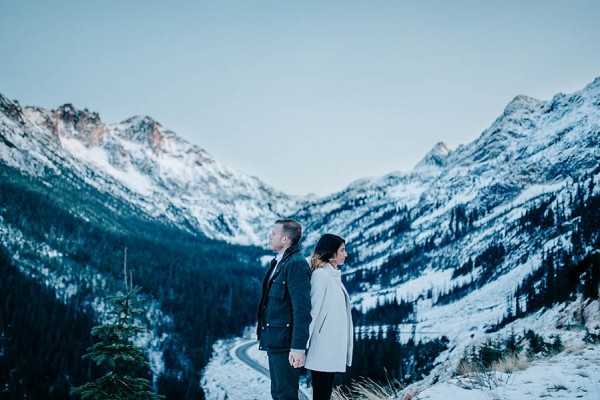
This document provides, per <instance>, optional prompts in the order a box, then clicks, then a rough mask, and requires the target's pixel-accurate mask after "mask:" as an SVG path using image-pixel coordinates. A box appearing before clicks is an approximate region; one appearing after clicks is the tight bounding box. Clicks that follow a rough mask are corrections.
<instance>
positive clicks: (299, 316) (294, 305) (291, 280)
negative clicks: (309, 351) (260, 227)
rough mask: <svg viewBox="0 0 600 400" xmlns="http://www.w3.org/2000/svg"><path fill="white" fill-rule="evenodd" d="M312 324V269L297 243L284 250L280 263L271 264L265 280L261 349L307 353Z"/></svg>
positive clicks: (260, 317)
mask: <svg viewBox="0 0 600 400" xmlns="http://www.w3.org/2000/svg"><path fill="white" fill-rule="evenodd" d="M274 268H275V273H274V274H273V269H274ZM271 275H272V276H271ZM310 321H311V318H310V267H309V266H308V263H307V262H306V259H305V258H304V256H303V255H302V253H300V247H299V246H298V245H297V244H296V245H292V246H290V247H289V248H288V249H287V250H286V251H285V253H284V254H283V258H282V259H281V261H280V262H279V264H277V265H275V260H273V261H271V268H269V270H268V271H267V274H266V276H265V279H264V281H263V284H262V296H261V299H260V303H259V305H258V329H257V336H258V340H259V341H260V344H259V348H260V349H261V350H266V351H268V352H283V351H286V352H287V351H290V349H295V350H305V349H306V343H307V342H308V327H309V325H310Z"/></svg>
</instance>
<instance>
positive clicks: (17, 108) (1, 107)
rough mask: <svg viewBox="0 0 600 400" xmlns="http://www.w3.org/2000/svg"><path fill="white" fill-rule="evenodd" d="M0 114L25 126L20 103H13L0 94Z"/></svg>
mask: <svg viewBox="0 0 600 400" xmlns="http://www.w3.org/2000/svg"><path fill="white" fill-rule="evenodd" d="M0 113H1V114H4V115H6V116H7V117H8V118H10V119H12V120H13V121H15V122H17V123H19V124H20V125H23V124H24V121H23V108H21V105H20V104H19V102H18V101H16V100H15V101H12V100H10V99H9V98H7V97H5V96H4V95H3V94H2V93H0Z"/></svg>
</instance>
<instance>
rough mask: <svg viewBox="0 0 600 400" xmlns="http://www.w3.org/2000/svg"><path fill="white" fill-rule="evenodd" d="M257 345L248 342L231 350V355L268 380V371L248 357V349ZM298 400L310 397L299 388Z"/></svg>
mask: <svg viewBox="0 0 600 400" xmlns="http://www.w3.org/2000/svg"><path fill="white" fill-rule="evenodd" d="M257 345H258V342H257V341H256V340H249V341H247V342H244V343H242V344H239V345H237V346H236V347H234V348H233V349H231V355H232V356H233V357H235V358H237V359H238V360H240V361H241V362H243V363H244V364H246V365H248V366H249V367H250V368H252V369H254V370H255V371H258V372H259V373H261V374H263V375H264V376H266V377H267V378H269V370H268V369H267V368H265V367H263V366H262V365H261V364H259V363H258V362H256V360H254V359H253V358H252V357H250V356H249V355H248V349H249V348H250V347H252V346H257ZM298 399H299V400H310V395H309V394H308V393H307V392H306V391H305V390H304V388H300V390H299V391H298Z"/></svg>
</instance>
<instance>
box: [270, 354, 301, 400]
mask: <svg viewBox="0 0 600 400" xmlns="http://www.w3.org/2000/svg"><path fill="white" fill-rule="evenodd" d="M268 356H269V373H270V374H271V396H272V397H273V399H274V400H298V389H299V387H298V386H299V385H298V381H299V379H300V370H301V368H294V367H292V366H291V365H290V361H289V353H287V352H269V353H268Z"/></svg>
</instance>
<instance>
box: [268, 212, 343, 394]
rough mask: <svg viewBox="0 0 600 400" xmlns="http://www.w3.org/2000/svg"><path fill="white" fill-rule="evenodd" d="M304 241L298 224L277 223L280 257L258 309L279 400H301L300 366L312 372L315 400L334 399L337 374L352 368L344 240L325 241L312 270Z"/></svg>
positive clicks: (275, 244) (274, 246) (329, 237)
mask: <svg viewBox="0 0 600 400" xmlns="http://www.w3.org/2000/svg"><path fill="white" fill-rule="evenodd" d="M301 237H302V227H301V226H300V224H299V223H298V222H297V221H295V220H293V219H281V220H278V221H276V222H275V224H274V226H273V231H272V232H271V236H270V243H271V250H273V251H276V252H277V256H276V257H275V258H274V259H273V260H272V261H271V267H270V268H269V270H268V271H267V274H266V275H265V278H264V281H263V284H262V296H261V299H260V304H259V306H258V329H257V337H258V340H259V342H260V343H259V348H260V349H261V350H264V351H266V352H267V355H268V358H269V372H270V375H271V396H272V397H273V399H274V400H291V399H298V386H299V385H298V381H299V378H300V369H301V367H306V369H308V370H310V373H311V378H312V387H313V399H315V400H321V399H330V398H331V392H332V388H333V378H334V376H335V373H336V372H345V371H346V365H348V366H349V365H351V363H352V345H353V340H354V335H353V333H354V330H353V326H352V317H351V313H350V310H351V305H350V299H349V297H348V293H347V292H346V289H345V288H344V285H343V284H342V279H341V272H340V270H339V269H338V268H339V267H340V266H341V265H342V264H343V263H344V260H345V259H346V247H345V241H344V239H342V238H341V237H339V236H337V235H333V234H330V233H326V234H324V235H323V236H321V238H320V239H319V241H318V242H317V245H316V246H315V249H314V251H313V254H312V256H311V260H310V266H309V265H308V263H307V262H306V259H305V258H304V256H303V255H302V253H301V252H300V246H299V245H298V243H299V242H300V238H301Z"/></svg>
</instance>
